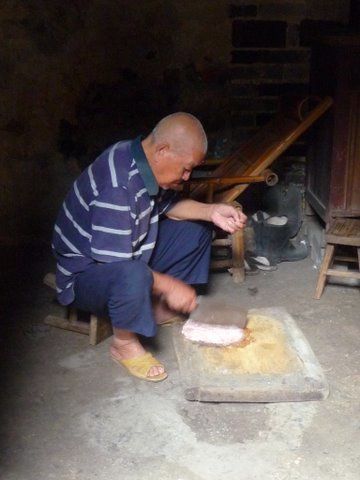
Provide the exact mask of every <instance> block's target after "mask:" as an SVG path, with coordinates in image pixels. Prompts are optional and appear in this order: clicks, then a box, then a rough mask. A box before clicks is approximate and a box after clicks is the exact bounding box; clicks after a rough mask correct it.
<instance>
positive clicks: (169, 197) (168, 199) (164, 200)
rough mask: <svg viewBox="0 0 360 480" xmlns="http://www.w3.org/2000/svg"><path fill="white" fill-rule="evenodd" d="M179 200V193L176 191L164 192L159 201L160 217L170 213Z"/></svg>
mask: <svg viewBox="0 0 360 480" xmlns="http://www.w3.org/2000/svg"><path fill="white" fill-rule="evenodd" d="M179 200H180V196H179V193H178V192H176V191H175V190H162V191H161V193H160V196H159V199H158V211H159V217H160V215H164V214H165V213H166V212H168V211H169V210H170V209H171V207H173V206H174V205H175V203H177V202H178V201H179Z"/></svg>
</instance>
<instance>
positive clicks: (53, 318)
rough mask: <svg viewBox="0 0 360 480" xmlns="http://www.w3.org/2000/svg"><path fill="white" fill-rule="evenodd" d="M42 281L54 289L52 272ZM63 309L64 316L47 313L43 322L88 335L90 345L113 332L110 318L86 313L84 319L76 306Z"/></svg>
mask: <svg viewBox="0 0 360 480" xmlns="http://www.w3.org/2000/svg"><path fill="white" fill-rule="evenodd" d="M43 282H44V283H45V285H47V286H48V287H50V288H52V289H53V290H56V283H55V274H54V273H47V274H46V275H45V277H44V280H43ZM64 310H65V312H64V317H60V316H57V315H48V316H47V317H45V319H44V323H46V325H51V326H52V327H57V328H62V329H63V330H70V331H72V332H77V333H82V334H84V335H89V343H90V345H97V344H98V343H100V342H102V341H103V340H105V339H106V338H108V337H110V336H111V335H112V334H113V331H112V327H111V323H110V320H109V319H107V318H101V317H98V316H96V315H92V314H90V313H89V314H88V315H87V316H88V321H85V320H81V319H80V317H82V316H83V315H82V313H80V312H79V311H78V310H77V309H76V308H71V307H64ZM83 313H84V312H83Z"/></svg>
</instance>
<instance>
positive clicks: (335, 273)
mask: <svg viewBox="0 0 360 480" xmlns="http://www.w3.org/2000/svg"><path fill="white" fill-rule="evenodd" d="M326 275H327V276H328V277H329V276H330V275H331V276H333V277H343V278H356V279H358V280H360V272H352V271H350V270H336V269H335V268H329V269H328V271H327V272H326Z"/></svg>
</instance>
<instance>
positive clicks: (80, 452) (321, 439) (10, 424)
mask: <svg viewBox="0 0 360 480" xmlns="http://www.w3.org/2000/svg"><path fill="white" fill-rule="evenodd" d="M3 255H4V260H5V263H3V265H5V266H4V267H3V273H4V274H5V275H4V279H5V282H4V285H3V286H4V296H3V299H4V300H3V302H4V307H5V308H4V309H3V322H2V327H3V330H2V337H3V338H2V339H3V343H2V353H3V366H2V368H1V371H2V375H3V379H2V388H1V396H2V414H3V418H2V420H1V423H0V429H1V430H2V432H1V438H2V441H1V447H0V454H1V462H0V478H1V479H2V480H35V479H36V480H51V479H56V480H72V479H74V480H75V479H76V480H85V479H86V480H92V479H97V480H105V479H106V480H112V479H126V480H128V479H129V480H219V479H220V478H221V479H226V480H242V479H244V480H253V479H259V480H260V479H261V480H263V479H274V480H282V479H284V480H285V479H286V480H298V479H299V480H300V479H311V480H331V479H341V480H357V479H358V478H359V475H360V473H359V472H360V458H359V457H360V452H359V445H360V423H359V418H360V415H359V413H360V412H359V394H360V347H359V339H360V313H359V312H360V295H359V288H354V287H345V286H334V285H330V286H328V287H326V290H325V293H324V294H323V296H322V298H321V299H320V300H319V301H316V300H313V299H312V295H313V292H314V288H315V282H316V275H317V271H316V270H315V269H314V267H313V264H312V262H311V260H310V259H307V260H304V261H301V262H297V263H293V264H290V263H287V264H286V263H283V264H281V265H280V267H279V269H278V270H277V271H275V272H270V273H260V274H259V275H257V276H253V277H247V279H246V282H245V283H244V284H243V285H241V286H237V285H234V284H233V283H232V281H231V278H230V276H229V275H228V274H227V273H219V274H212V276H211V285H210V288H209V293H208V294H209V295H213V296H218V297H219V298H220V297H221V298H222V299H223V300H224V301H226V300H227V299H229V300H230V299H231V302H232V303H234V302H237V303H238V304H239V306H242V307H245V308H254V307H272V306H282V307H285V308H286V309H287V310H288V312H289V313H290V314H291V315H292V316H293V318H294V319H295V320H296V322H297V324H298V326H299V327H300V328H301V329H302V331H303V333H304V334H305V336H306V338H307V339H308V341H309V342H310V344H311V346H312V349H313V351H314V352H315V355H316V356H317V358H318V360H319V361H320V363H321V365H322V367H323V369H324V371H325V373H326V376H327V379H328V381H329V384H330V396H329V398H328V399H327V400H324V401H320V402H304V403H284V404H205V403H196V402H195V403H194V402H188V401H186V400H185V399H184V398H183V395H182V389H181V385H180V378H179V372H178V368H177V363H176V359H175V355H174V350H173V346H172V342H171V328H172V327H167V328H162V329H161V330H160V331H159V334H158V336H157V338H156V340H155V341H154V342H151V343H150V344H149V348H151V349H152V350H153V351H155V352H156V354H157V356H158V357H159V358H160V359H161V360H163V361H164V363H165V364H166V367H167V370H168V373H169V377H168V379H167V380H166V381H165V382H162V383H160V384H150V383H146V382H141V381H137V380H135V379H133V378H131V377H129V376H127V375H126V374H125V373H124V372H123V371H122V370H120V368H119V367H118V366H117V365H116V364H114V363H113V362H111V361H110V358H109V354H108V349H109V344H110V339H108V340H107V341H105V342H103V343H101V344H100V345H98V346H97V347H90V346H89V344H88V338H87V337H85V336H82V335H80V334H75V333H70V332H66V331H62V330H58V329H53V328H50V327H47V326H45V325H43V323H42V320H43V318H44V316H45V315H46V314H48V313H50V312H54V311H56V309H57V308H58V307H57V306H56V304H54V303H52V299H53V294H52V292H51V291H49V290H48V289H47V287H45V286H43V285H42V283H41V279H42V276H43V274H44V273H46V272H47V271H48V270H49V269H51V266H52V259H51V256H50V255H49V253H48V251H47V248H46V247H45V246H44V247H43V248H37V249H35V248H31V250H29V252H27V253H26V254H25V255H24V254H20V253H19V252H14V250H13V249H9V250H8V251H6V250H3ZM19 271H21V272H22V275H21V277H20V276H19V274H18V272H19Z"/></svg>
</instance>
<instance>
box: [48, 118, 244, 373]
mask: <svg viewBox="0 0 360 480" xmlns="http://www.w3.org/2000/svg"><path fill="white" fill-rule="evenodd" d="M206 151H207V139H206V134H205V132H204V129H203V127H202V125H201V123H200V122H199V121H198V120H197V119H196V118H195V117H194V116H192V115H190V114H187V113H181V112H180V113H175V114H172V115H169V116H167V117H165V118H164V119H162V120H161V121H160V122H159V123H158V124H157V126H156V127H155V128H154V130H153V131H152V133H151V134H150V135H149V136H148V137H146V138H145V139H144V140H141V138H140V137H139V138H137V139H135V140H133V141H123V142H119V143H116V144H115V145H113V146H111V147H110V148H109V149H107V150H106V151H105V152H104V153H103V154H101V155H100V156H99V157H98V158H97V159H96V160H95V162H94V163H93V164H91V165H90V166H89V167H88V168H87V169H86V170H85V171H84V172H83V173H82V174H81V175H80V177H79V178H78V179H77V180H76V181H75V183H74V185H73V188H72V189H71V190H70V192H69V193H68V194H67V197H66V198H65V201H64V203H63V205H62V208H61V210H60V212H59V215H58V218H57V222H56V225H55V231H54V239H53V250H54V253H55V256H56V258H57V262H58V263H57V272H56V282H57V292H58V299H59V301H60V303H62V304H64V305H69V304H72V306H74V307H76V308H79V309H81V310H85V311H90V312H92V313H94V314H98V315H108V316H109V317H110V319H111V322H112V326H113V331H114V337H113V342H112V345H111V355H112V358H113V359H114V360H115V361H116V362H117V363H119V364H121V365H122V366H124V367H125V368H126V369H127V370H128V371H129V372H130V373H131V374H132V375H134V376H136V377H138V378H142V379H144V380H148V381H160V380H164V379H165V378H166V377H167V374H166V372H165V369H164V366H163V365H162V364H161V363H160V362H159V361H158V360H156V359H155V358H154V357H153V356H152V355H151V354H150V353H147V352H146V351H145V350H144V348H143V346H142V345H141V343H140V342H139V339H138V337H137V335H138V334H140V335H144V336H148V337H150V336H154V335H155V333H156V328H157V324H159V323H163V322H164V321H166V319H167V318H168V317H169V316H171V315H174V312H181V313H184V314H186V313H190V312H192V311H193V310H194V309H195V308H196V293H195V290H194V288H193V287H192V286H191V285H194V284H204V283H207V280H208V271H209V261H210V244H211V233H212V232H211V224H215V225H217V226H219V227H220V228H222V229H223V230H225V231H227V232H230V233H233V232H235V231H236V230H238V229H240V228H243V227H244V224H245V221H246V217H245V216H244V215H243V214H242V213H241V212H239V211H238V210H236V209H235V208H233V207H231V206H229V205H225V204H205V203H200V202H196V201H194V200H191V199H180V200H179V199H178V198H177V196H176V193H175V191H174V190H172V189H175V188H178V187H179V185H181V183H182V182H184V181H187V180H188V179H189V177H190V175H191V172H192V170H193V168H194V167H196V166H198V165H200V164H201V163H202V162H203V159H204V157H205V154H206Z"/></svg>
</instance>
